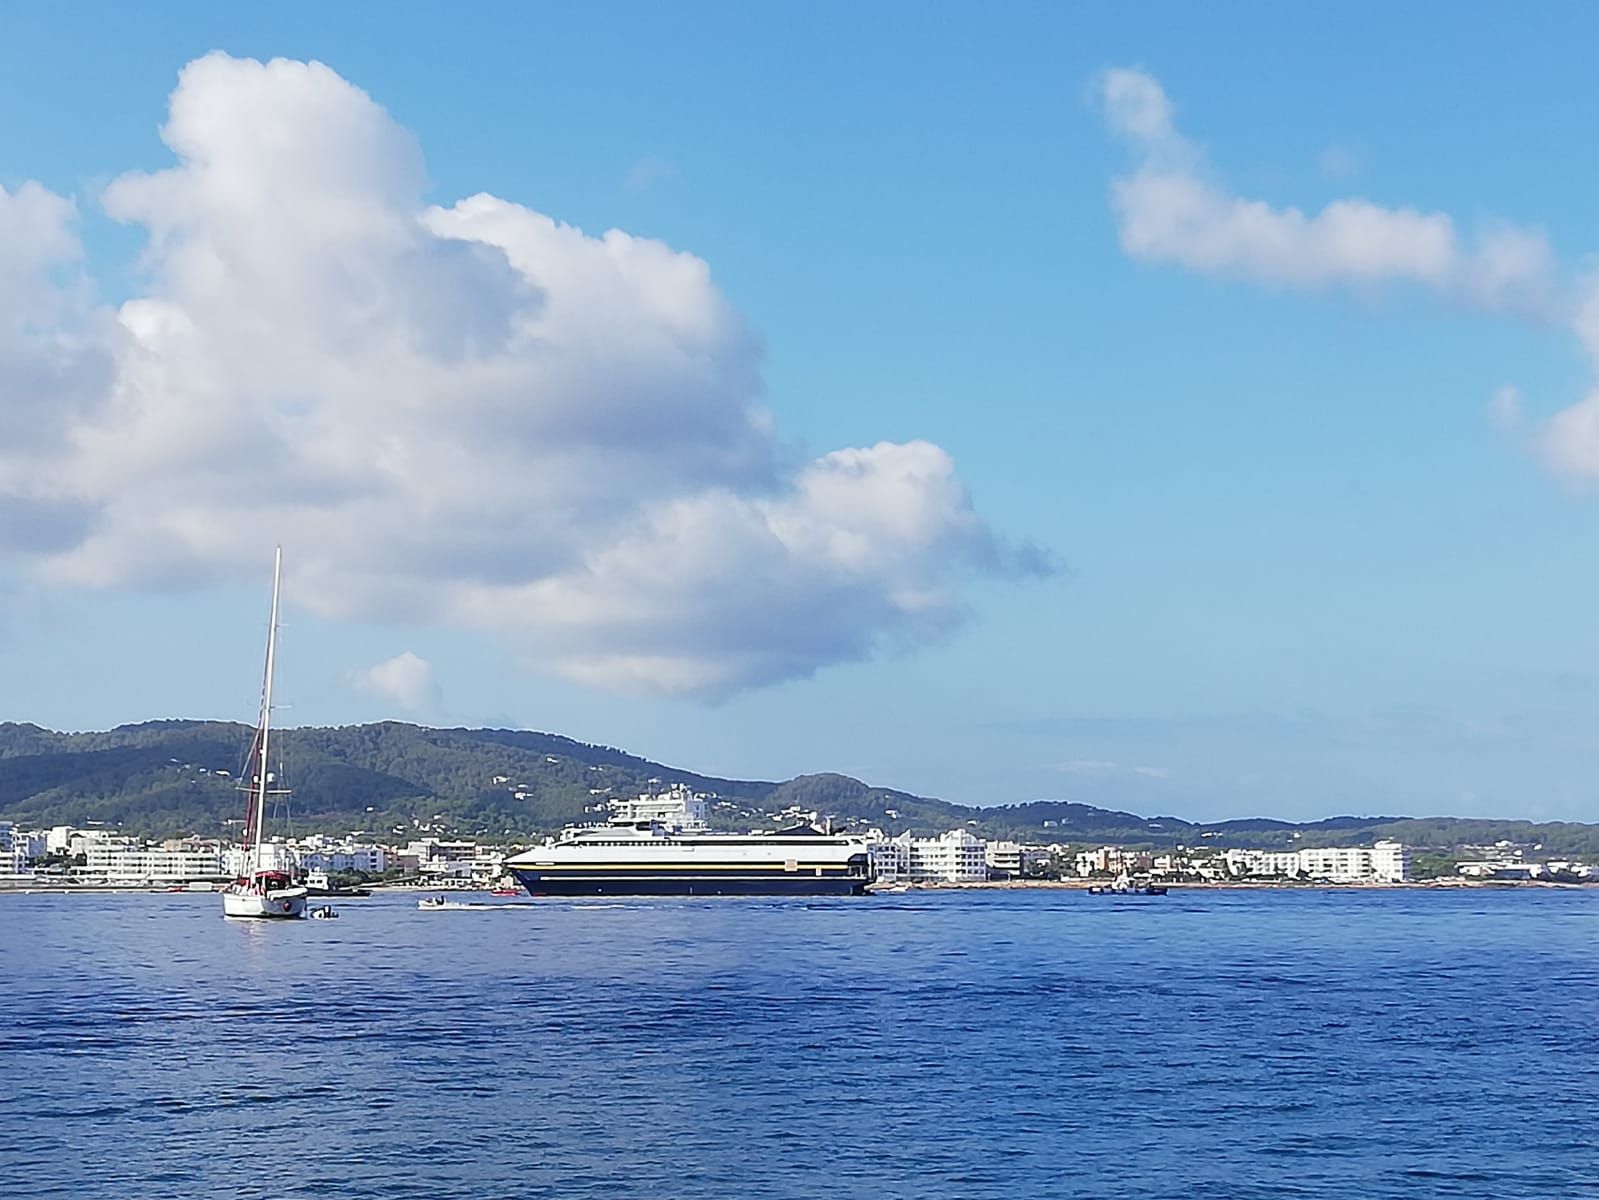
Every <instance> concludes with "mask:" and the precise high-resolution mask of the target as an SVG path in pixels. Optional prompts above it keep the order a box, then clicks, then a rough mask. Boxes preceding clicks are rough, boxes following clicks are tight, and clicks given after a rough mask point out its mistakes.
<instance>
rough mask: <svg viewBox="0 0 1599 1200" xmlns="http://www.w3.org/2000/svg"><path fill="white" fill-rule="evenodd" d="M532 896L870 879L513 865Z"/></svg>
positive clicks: (851, 887) (766, 890)
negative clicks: (616, 872) (610, 871)
mask: <svg viewBox="0 0 1599 1200" xmlns="http://www.w3.org/2000/svg"><path fill="white" fill-rule="evenodd" d="M511 874H513V875H514V876H516V881H517V882H518V883H520V884H521V885H522V886H523V887H524V888H526V889H527V890H528V893H529V894H530V895H533V896H861V895H864V894H865V893H866V885H867V884H869V883H870V882H871V880H870V879H862V878H861V877H859V876H848V875H822V876H816V875H800V874H787V873H785V874H751V875H720V874H718V875H689V874H660V875H649V874H645V873H644V872H642V871H640V872H631V871H630V872H628V873H627V874H626V875H614V874H607V873H605V872H603V871H600V870H595V871H593V872H587V871H582V870H572V871H538V870H518V869H516V868H514V867H513V868H511Z"/></svg>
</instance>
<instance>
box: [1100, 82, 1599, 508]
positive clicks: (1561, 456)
mask: <svg viewBox="0 0 1599 1200" xmlns="http://www.w3.org/2000/svg"><path fill="white" fill-rule="evenodd" d="M1096 90H1097V95H1098V99H1099V101H1100V103H1101V105H1102V108H1103V111H1104V115H1105V121H1106V124H1107V125H1108V126H1109V128H1110V129H1111V130H1112V132H1114V133H1115V134H1117V135H1118V136H1120V137H1121V138H1122V139H1124V140H1125V141H1126V142H1127V143H1128V145H1129V146H1130V147H1131V148H1132V151H1133V154H1134V158H1135V161H1134V166H1133V169H1132V171H1131V172H1130V173H1129V174H1127V175H1124V176H1122V177H1120V178H1118V179H1115V180H1113V181H1112V184H1111V203H1112V207H1113V209H1114V211H1115V214H1116V218H1117V223H1118V229H1119V234H1120V238H1121V243H1122V247H1123V249H1125V250H1126V251H1127V253H1128V254H1129V255H1131V256H1132V257H1134V258H1137V259H1140V260H1142V261H1146V262H1156V263H1171V264H1175V265H1177V266H1181V267H1185V268H1187V269H1189V270H1191V271H1195V272H1198V273H1201V274H1206V275H1215V276H1222V277H1229V278H1237V279H1243V280H1247V281H1250V282H1254V283H1258V284H1264V285H1268V286H1277V287H1293V288H1301V289H1307V290H1308V289H1315V288H1326V287H1333V286H1347V287H1373V286H1378V285H1382V284H1388V283H1405V284H1410V285H1414V286H1419V287H1423V288H1426V289H1428V290H1431V291H1434V292H1436V293H1438V294H1439V295H1441V296H1445V297H1448V298H1449V299H1451V300H1456V301H1460V302H1463V303H1468V304H1472V305H1475V306H1477V307H1479V308H1481V309H1483V310H1486V311H1488V312H1492V313H1498V314H1504V315H1508V316H1514V317H1517V318H1522V319H1531V320H1534V321H1537V322H1538V323H1540V324H1553V325H1556V326H1559V327H1563V328H1565V329H1568V330H1569V331H1570V332H1571V333H1572V334H1574V335H1575V337H1576V339H1577V342H1578V344H1579V345H1580V346H1581V348H1582V349H1583V351H1584V352H1585V354H1586V355H1587V357H1588V359H1589V361H1590V364H1591V369H1592V370H1593V372H1594V375H1595V377H1596V379H1599V274H1593V273H1590V274H1589V275H1588V276H1587V277H1586V278H1583V277H1578V278H1576V279H1575V281H1573V279H1572V278H1571V275H1572V273H1571V272H1570V271H1567V272H1566V273H1565V278H1562V277H1561V276H1562V272H1561V270H1560V264H1559V263H1558V261H1557V260H1556V257H1555V255H1554V252H1553V251H1552V249H1551V248H1550V246H1549V243H1548V241H1547V240H1546V239H1545V238H1544V236H1543V235H1542V234H1541V233H1539V232H1537V231H1535V230H1530V229H1526V228H1521V227H1518V226H1514V225H1510V224H1507V223H1499V224H1490V225H1487V226H1485V227H1484V228H1482V229H1481V230H1479V231H1478V232H1477V233H1476V235H1475V236H1474V237H1472V238H1470V239H1467V238H1465V237H1463V236H1462V235H1461V233H1460V232H1459V230H1458V229H1457V227H1456V224H1455V221H1454V220H1453V219H1452V218H1451V217H1450V216H1449V215H1448V214H1447V213H1442V212H1427V211H1423V210H1420V209H1417V208H1412V207H1406V206H1400V207H1391V206H1384V205H1380V204H1376V203H1373V202H1372V201H1369V200H1366V199H1363V198H1360V197H1344V198H1339V199H1334V200H1332V201H1330V202H1329V203H1327V204H1326V205H1325V206H1323V207H1322V208H1321V209H1320V210H1319V211H1317V212H1314V213H1306V212H1303V211H1301V210H1300V209H1298V208H1294V207H1292V206H1278V205H1273V204H1270V203H1268V202H1266V201H1264V200H1259V199H1251V198H1247V197H1242V196H1238V195H1235V194H1233V193H1232V192H1231V191H1229V190H1228V189H1227V188H1226V187H1224V186H1223V185H1222V184H1220V183H1218V182H1217V181H1216V180H1215V178H1214V177H1213V174H1212V172H1210V171H1209V169H1208V168H1207V166H1206V163H1205V157H1204V154H1203V152H1202V150H1201V148H1200V147H1199V146H1198V145H1197V144H1195V143H1193V142H1190V141H1189V140H1187V139H1186V138H1185V137H1184V136H1183V135H1182V134H1181V133H1180V132H1179V131H1178V128H1177V123H1176V118H1175V110H1174V107H1173V105H1172V103H1171V100H1170V98H1169V97H1168V96H1167V95H1166V92H1165V89H1163V88H1162V87H1161V85H1160V82H1159V81H1158V80H1157V79H1155V78H1154V77H1153V76H1152V75H1150V74H1148V73H1147V72H1145V71H1142V70H1139V69H1136V68H1125V67H1123V68H1115V69H1112V70H1108V71H1105V72H1103V73H1102V74H1101V75H1100V76H1099V78H1098V80H1097V88H1096ZM1525 407H1526V405H1525V397H1523V395H1522V393H1521V392H1520V391H1519V390H1518V389H1516V388H1513V387H1503V388H1500V389H1499V390H1498V391H1497V392H1496V393H1495V394H1494V396H1493V399H1492V402H1491V405H1490V412H1491V414H1492V416H1493V418H1494V420H1495V421H1496V423H1497V424H1499V425H1500V427H1501V428H1503V429H1504V430H1506V431H1507V432H1509V433H1516V434H1521V433H1522V432H1523V431H1525V440H1526V443H1527V444H1528V447H1529V449H1531V450H1532V451H1533V452H1534V453H1535V455H1536V457H1537V458H1538V459H1539V461H1541V462H1542V464H1543V465H1544V466H1545V467H1547V468H1548V469H1549V470H1551V471H1552V472H1554V473H1555V474H1556V475H1558V476H1560V477H1562V478H1564V479H1567V480H1569V481H1571V482H1573V483H1575V484H1577V485H1579V486H1584V487H1586V486H1592V485H1594V484H1599V383H1596V384H1595V385H1593V386H1592V387H1590V389H1589V391H1588V393H1587V395H1585V396H1584V397H1583V398H1582V399H1581V400H1579V401H1578V402H1576V403H1574V404H1571V405H1569V406H1568V407H1566V408H1564V409H1561V410H1559V411H1557V412H1556V413H1554V415H1553V416H1550V417H1547V418H1542V419H1538V418H1534V417H1531V416H1530V415H1528V414H1526V413H1525ZM1518 440H1521V439H1519V438H1518Z"/></svg>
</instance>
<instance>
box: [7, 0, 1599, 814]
mask: <svg viewBox="0 0 1599 1200" xmlns="http://www.w3.org/2000/svg"><path fill="white" fill-rule="evenodd" d="M7 26H8V28H7V33H6V36H5V37H4V38H3V39H0V720H14V721H28V722H35V723H38V724H41V725H44V726H47V727H49V728H55V729H99V728H109V727H111V726H113V725H116V724H120V723H127V722H136V721H143V720H150V719H156V718H172V717H188V718H219V719H232V720H241V721H246V722H248V721H252V720H253V719H254V714H255V707H256V704H257V701H258V695H259V676H260V658H261V652H262V646H263V642H264V637H265V625H266V612H267V600H268V588H269V583H270V575H271V563H272V554H273V548H274V547H275V546H278V545H281V546H282V547H283V553H284V593H285V595H284V616H283V624H282V634H281V639H280V659H279V662H280V671H279V675H278V695H279V697H280V699H281V700H282V701H283V711H282V712H281V713H280V714H279V715H278V718H277V719H278V720H279V721H280V722H283V723H287V724H291V725H293V724H301V725H340V724H354V723H359V722H365V721H373V720H385V719H394V720H408V721H416V722H420V723H424V724H432V725H467V726H483V725H489V726H500V727H519V728H529V729H537V730H544V731H549V732H554V733H560V734H565V735H567V736H571V737H575V738H578V739H581V740H584V741H591V742H598V743H602V744H607V745H612V746H618V747H622V748H625V749H627V750H629V751H630V752H633V753H637V754H641V755H644V756H647V757H650V758H653V759H656V760H659V761H663V762H667V763H670V764H672V765H675V766H679V767H683V768H686V769H691V770H696V771H700V772H704V773H707V774H713V775H722V776H731V777H739V778H758V779H783V778H788V777H790V776H792V775H795V774H800V773H806V772H815V771H841V772H844V773H847V774H851V775H854V776H857V777H859V778H861V779H864V780H866V781H868V782H870V783H873V784H876V785H880V786H886V787H895V788H901V789H904V790H908V791H913V792H917V793H920V794H924V795H931V796H939V797H943V798H947V799H951V800H956V801H960V802H963V803H972V804H1001V803H1016V802H1023V801H1028V800H1034V799H1067V800H1076V801H1080V802H1083V803H1089V804H1099V805H1103V806H1107V807H1118V808H1127V809H1131V810H1133V811H1137V812H1141V813H1148V814H1170V815H1176V816H1182V817H1186V818H1190V819H1194V820H1212V819H1224V818H1229V817H1240V816H1253V815H1266V816H1275V817H1282V818H1287V819H1315V818H1319V817H1323V816H1328V815H1333V814H1341V813H1354V814H1378V813H1395V814H1399V813H1403V814H1416V815H1423V814H1456V815H1483V816H1502V817H1528V818H1535V819H1559V820H1588V821H1593V820H1599V785H1596V783H1595V778H1596V772H1595V770H1594V767H1595V765H1596V764H1599V628H1596V623H1595V619H1594V616H1593V611H1594V608H1595V599H1596V596H1599V560H1596V557H1595V554H1594V552H1593V545H1594V541H1595V533H1596V531H1599V494H1596V488H1595V484H1596V482H1599V382H1596V371H1599V268H1596V265H1595V261H1594V258H1593V255H1594V253H1595V251H1596V250H1599V230H1596V228H1595V224H1594V221H1593V219H1592V212H1593V205H1594V200H1593V198H1594V197H1595V196H1596V195H1599V156H1596V155H1595V154H1594V153H1592V152H1591V151H1590V150H1589V148H1588V147H1589V141H1590V140H1591V138H1590V126H1591V125H1592V123H1593V116H1594V108H1595V105H1594V100H1593V90H1592V85H1591V69H1590V63H1591V55H1590V54H1589V52H1588V49H1587V48H1588V47H1590V46H1591V45H1593V44H1594V43H1595V40H1596V36H1599V11H1596V10H1594V9H1592V8H1591V6H1580V5H1564V4H1548V5H1541V6H1538V7H1537V8H1536V9H1533V10H1530V11H1527V12H1523V13H1518V14H1516V17H1515V19H1514V21H1510V20H1507V19H1506V16H1505V13H1504V10H1503V9H1502V8H1499V7H1494V6H1488V5H1459V6H1451V8H1450V9H1449V15H1448V20H1447V21H1444V20H1443V19H1442V13H1441V10H1439V9H1437V8H1436V7H1435V6H1425V5H1416V6H1408V7H1402V8H1399V9H1395V8H1393V7H1392V6H1377V5H1362V4H1350V5H1342V6H1339V7H1338V10H1337V11H1336V12H1334V11H1326V12H1309V11H1305V10H1302V9H1295V8H1293V7H1292V6H1279V8H1276V9H1274V8H1271V7H1268V6H1261V5H1243V4H1224V5H1217V6H1206V7H1204V8H1203V9H1201V8H1199V7H1196V6H1191V5H1177V4H1172V5H1161V4H1152V5H1142V6H1120V5H1094V4H1081V5H1059V4H1038V5H1027V4H1006V5H997V6H996V5H982V6H980V5H977V4H948V3H941V4H925V3H917V4H912V3H889V2H884V3H876V4H872V5H850V4H832V3H803V4H801V3H795V4H784V3H769V4H760V5H746V4H694V3H685V4H681V5H671V6H664V5H648V4H642V3H639V4H592V5H582V6H564V5H563V6H556V5H547V4H515V5H509V4H495V3H483V4H478V5H473V6H471V7H470V8H469V10H465V11H461V12H454V13H450V14H448V16H446V15H444V14H442V13H441V12H439V11H436V10H429V9H425V8H423V7H421V6H401V5H377V4H359V3H350V4H342V5H334V6H323V5H309V4H295V3H285V4H278V5H271V6H214V5H186V4H181V3H179V4H172V5H168V6H164V7H163V19H162V20H161V21H160V22H154V21H152V20H151V19H150V17H149V14H148V13H141V12H137V11H133V10H130V9H127V8H126V7H125V6H112V5H103V6H97V5H92V4H88V5H80V6H73V7H72V8H70V9H57V8H49V7H46V6H33V7H31V8H22V7H18V8H15V9H13V10H11V11H10V12H9V13H8V18H7Z"/></svg>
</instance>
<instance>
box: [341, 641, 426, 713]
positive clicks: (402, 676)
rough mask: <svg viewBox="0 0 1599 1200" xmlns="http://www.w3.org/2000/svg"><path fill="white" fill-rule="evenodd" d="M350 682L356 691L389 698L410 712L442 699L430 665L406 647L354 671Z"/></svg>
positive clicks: (420, 709)
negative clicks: (397, 652) (401, 651)
mask: <svg viewBox="0 0 1599 1200" xmlns="http://www.w3.org/2000/svg"><path fill="white" fill-rule="evenodd" d="M351 683H352V684H353V685H354V686H355V689H356V690H357V691H360V692H365V693H366V694H367V695H369V696H380V697H382V698H383V699H385V700H392V701H394V702H395V703H396V704H398V705H399V706H400V707H401V708H404V709H406V710H407V711H409V712H421V711H424V710H426V709H434V708H438V707H439V705H440V704H441V703H443V700H444V693H443V691H442V689H440V687H439V684H438V681H437V680H436V679H434V677H433V664H432V663H430V662H428V660H427V659H425V658H420V657H418V656H417V655H415V654H413V653H411V651H409V650H407V651H405V652H404V653H402V654H397V655H395V656H394V657H393V658H391V659H387V660H386V661H384V662H380V663H376V664H374V665H372V666H370V667H366V668H365V669H363V670H360V671H357V672H355V673H354V675H353V676H352V677H351Z"/></svg>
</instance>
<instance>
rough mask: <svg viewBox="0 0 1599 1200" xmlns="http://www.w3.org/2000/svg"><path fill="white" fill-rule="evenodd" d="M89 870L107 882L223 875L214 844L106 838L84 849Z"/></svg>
mask: <svg viewBox="0 0 1599 1200" xmlns="http://www.w3.org/2000/svg"><path fill="white" fill-rule="evenodd" d="M85 854H86V856H87V858H88V866H87V869H88V872H89V874H91V875H101V876H104V877H105V879H106V881H107V882H108V883H146V884H158V883H167V884H170V883H187V882H188V881H189V880H191V879H195V880H199V879H221V878H223V870H222V856H221V855H220V854H218V853H217V851H216V850H215V849H214V848H203V847H200V846H189V847H186V848H183V849H166V850H163V849H152V848H149V847H145V846H135V845H131V844H128V843H117V842H113V841H110V840H109V839H108V840H103V841H97V842H95V843H93V844H92V845H90V847H89V849H88V850H86V851H85Z"/></svg>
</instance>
